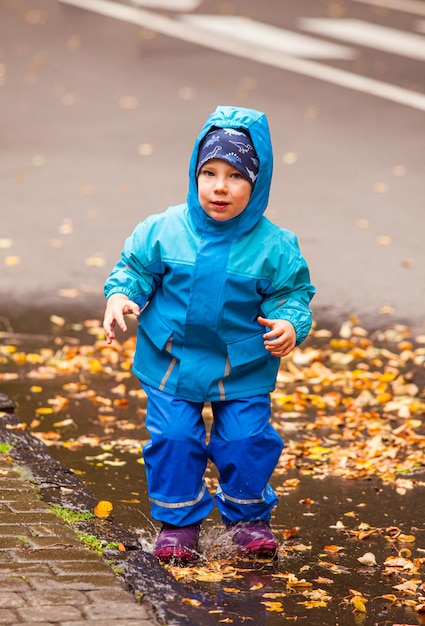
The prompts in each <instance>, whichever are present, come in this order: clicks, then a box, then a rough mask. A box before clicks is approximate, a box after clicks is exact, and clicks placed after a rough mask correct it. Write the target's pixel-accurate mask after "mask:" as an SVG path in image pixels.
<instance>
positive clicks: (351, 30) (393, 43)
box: [298, 18, 425, 61]
mask: <svg viewBox="0 0 425 626" xmlns="http://www.w3.org/2000/svg"><path fill="white" fill-rule="evenodd" d="M298 23H299V24H300V27H301V28H302V29H303V30H307V31H308V32H310V33H316V34H319V35H325V37H334V38H335V39H341V40H342V41H349V42H351V43H355V44H358V45H360V46H367V47H369V48H373V49H374V50H383V51H385V52H390V53H392V54H398V55H400V56H405V57H409V58H411V59H419V60H420V61H424V60H425V37H423V36H422V35H416V34H415V33H407V32H403V31H401V30H396V29H395V28H388V27H387V26H379V25H378V24H369V23H368V22H363V21H362V20H344V19H337V20H336V19H320V18H301V19H300V20H298Z"/></svg>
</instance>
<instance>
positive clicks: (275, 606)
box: [261, 602, 283, 613]
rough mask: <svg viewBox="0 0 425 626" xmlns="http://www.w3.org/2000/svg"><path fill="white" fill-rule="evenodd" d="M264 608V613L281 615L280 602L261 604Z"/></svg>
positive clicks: (281, 607)
mask: <svg viewBox="0 0 425 626" xmlns="http://www.w3.org/2000/svg"><path fill="white" fill-rule="evenodd" d="M261 604H264V606H265V607H266V611H270V612H271V613H283V606H282V602H262V603H261Z"/></svg>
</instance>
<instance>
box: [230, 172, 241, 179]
mask: <svg viewBox="0 0 425 626" xmlns="http://www.w3.org/2000/svg"><path fill="white" fill-rule="evenodd" d="M231 176H232V178H243V176H242V174H239V172H234V173H233V174H232V175H231Z"/></svg>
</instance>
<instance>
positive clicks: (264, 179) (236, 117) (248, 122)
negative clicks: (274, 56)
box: [187, 106, 273, 237]
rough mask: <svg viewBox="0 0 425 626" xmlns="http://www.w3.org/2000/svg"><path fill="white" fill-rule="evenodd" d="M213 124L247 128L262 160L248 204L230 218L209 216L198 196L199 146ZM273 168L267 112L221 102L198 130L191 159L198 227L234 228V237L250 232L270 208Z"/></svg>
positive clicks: (191, 185) (192, 202) (193, 212)
mask: <svg viewBox="0 0 425 626" xmlns="http://www.w3.org/2000/svg"><path fill="white" fill-rule="evenodd" d="M213 128H234V129H239V128H243V129H245V130H247V131H248V132H249V134H250V136H251V139H252V142H253V145H254V148H255V151H256V153H257V156H258V159H259V161H260V170H259V173H258V177H257V180H256V183H255V187H254V189H253V191H252V194H251V197H250V200H249V202H248V205H247V206H246V208H245V210H244V211H243V212H242V213H241V214H240V215H238V216H236V217H234V218H233V219H231V220H228V221H217V220H214V219H213V218H211V217H209V216H208V215H207V214H206V213H205V211H204V210H203V208H202V207H201V205H200V203H199V199H198V185H197V179H196V166H197V162H198V153H199V146H200V143H201V142H202V140H203V138H204V137H205V135H206V134H207V133H208V132H209V131H210V130H212V129H213ZM272 171H273V152H272V143H271V138H270V131H269V125H268V121H267V117H266V115H265V113H262V112H261V111H256V110H254V109H244V108H240V107H238V108H236V107H231V106H218V107H217V108H216V110H215V111H214V113H212V114H211V115H210V116H209V117H208V119H207V121H206V122H205V124H204V126H203V128H202V130H201V132H200V133H199V135H198V137H197V139H196V141H195V146H194V148H193V152H192V156H191V159H190V162H189V192H188V196H187V204H188V208H189V213H190V216H191V219H192V220H193V223H194V225H195V228H196V229H197V230H200V231H203V230H204V228H205V227H206V226H208V228H209V229H211V228H212V229H217V230H218V231H222V232H223V234H224V233H225V232H226V233H227V231H231V232H232V233H233V236H234V237H241V236H243V235H244V234H246V233H248V232H249V231H250V230H251V229H252V228H253V227H254V226H255V225H256V224H257V223H258V221H259V220H260V218H261V216H262V215H263V213H264V212H265V210H266V209H267V204H268V199H269V193H270V185H271V177H272Z"/></svg>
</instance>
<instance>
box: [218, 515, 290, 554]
mask: <svg viewBox="0 0 425 626" xmlns="http://www.w3.org/2000/svg"><path fill="white" fill-rule="evenodd" d="M229 528H230V529H231V533H232V539H233V542H234V543H235V544H236V546H237V548H238V552H239V554H240V555H241V556H253V557H260V558H273V557H275V556H276V554H277V550H278V548H279V544H278V542H277V540H276V538H275V536H274V535H273V533H272V531H271V530H270V526H269V524H268V523H267V522H265V521H264V520H257V521H255V522H239V523H238V524H232V525H231V526H230V527H229Z"/></svg>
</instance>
